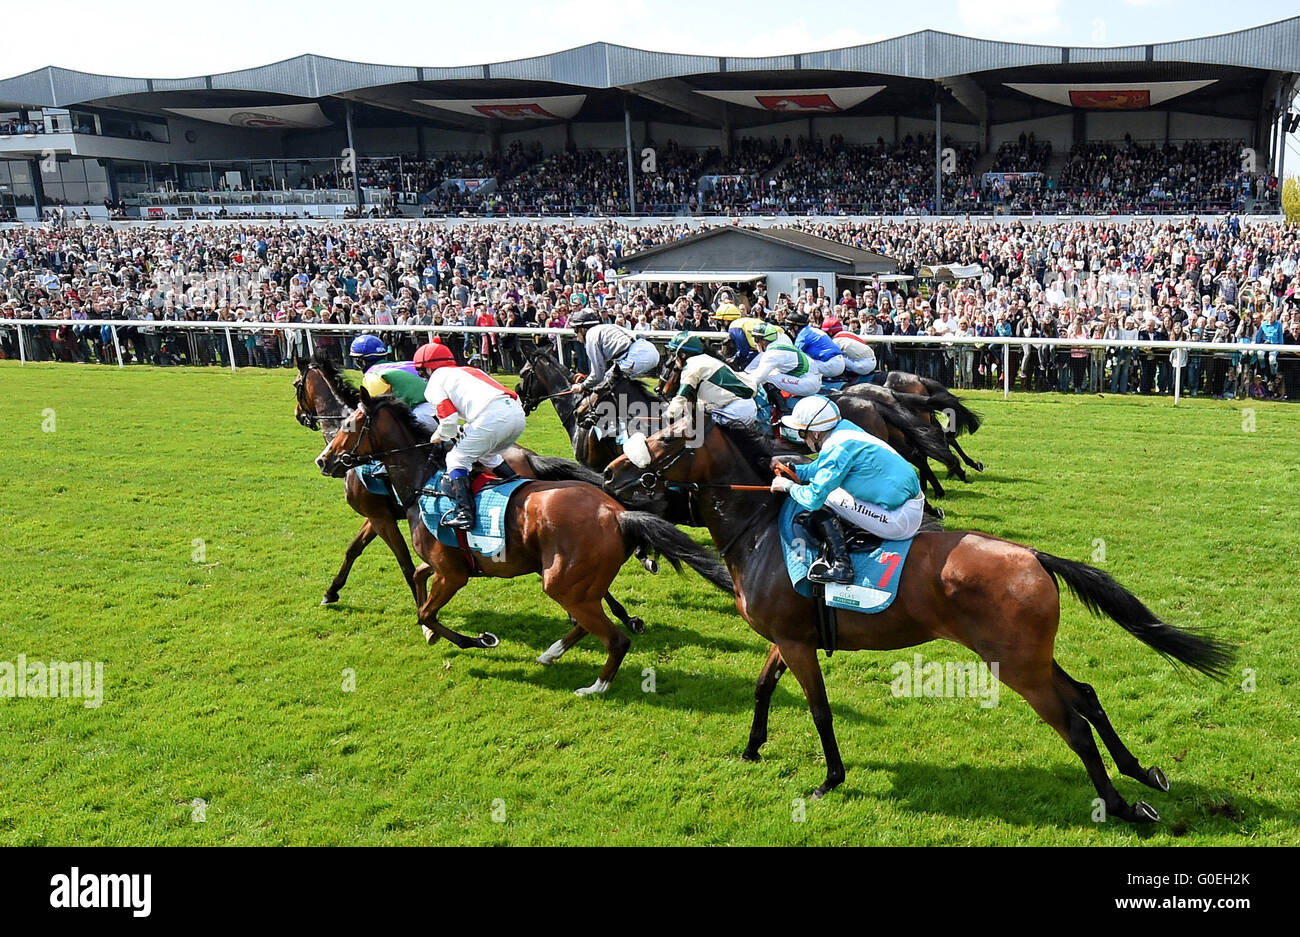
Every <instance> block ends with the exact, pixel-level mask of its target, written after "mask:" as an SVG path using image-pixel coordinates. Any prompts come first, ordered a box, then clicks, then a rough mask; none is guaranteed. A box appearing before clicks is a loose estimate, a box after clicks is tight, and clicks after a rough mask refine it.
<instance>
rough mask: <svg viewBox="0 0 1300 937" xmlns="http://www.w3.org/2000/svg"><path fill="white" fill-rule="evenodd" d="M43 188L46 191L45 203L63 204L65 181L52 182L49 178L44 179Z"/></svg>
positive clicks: (42, 181)
mask: <svg viewBox="0 0 1300 937" xmlns="http://www.w3.org/2000/svg"><path fill="white" fill-rule="evenodd" d="M41 189H42V191H44V193H45V203H46V204H47V205H61V204H63V183H62V182H52V181H51V180H49V179H42V180H41Z"/></svg>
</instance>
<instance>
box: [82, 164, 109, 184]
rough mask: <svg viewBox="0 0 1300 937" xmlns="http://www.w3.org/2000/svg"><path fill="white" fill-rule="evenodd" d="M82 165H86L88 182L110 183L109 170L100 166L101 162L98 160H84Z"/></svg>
mask: <svg viewBox="0 0 1300 937" xmlns="http://www.w3.org/2000/svg"><path fill="white" fill-rule="evenodd" d="M82 163H83V164H84V168H85V170H86V181H87V182H107V181H108V170H107V169H105V168H104V167H103V166H101V165H99V160H97V159H84V160H82Z"/></svg>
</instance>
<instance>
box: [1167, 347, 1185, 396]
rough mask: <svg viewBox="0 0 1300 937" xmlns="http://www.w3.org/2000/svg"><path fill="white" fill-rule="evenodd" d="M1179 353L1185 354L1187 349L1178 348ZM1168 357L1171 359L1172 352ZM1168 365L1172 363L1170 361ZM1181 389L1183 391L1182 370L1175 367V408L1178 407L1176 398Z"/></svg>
mask: <svg viewBox="0 0 1300 937" xmlns="http://www.w3.org/2000/svg"><path fill="white" fill-rule="evenodd" d="M1179 351H1182V352H1183V353H1186V352H1187V349H1186V348H1180V349H1179ZM1169 357H1170V358H1171V359H1172V358H1173V353H1172V352H1170V354H1169ZM1189 357H1190V356H1189ZM1170 363H1171V364H1172V363H1173V362H1172V360H1171V361H1170ZM1182 389H1183V369H1182V368H1181V367H1175V368H1174V406H1175V407H1176V406H1178V397H1179V396H1180V394H1181V393H1182Z"/></svg>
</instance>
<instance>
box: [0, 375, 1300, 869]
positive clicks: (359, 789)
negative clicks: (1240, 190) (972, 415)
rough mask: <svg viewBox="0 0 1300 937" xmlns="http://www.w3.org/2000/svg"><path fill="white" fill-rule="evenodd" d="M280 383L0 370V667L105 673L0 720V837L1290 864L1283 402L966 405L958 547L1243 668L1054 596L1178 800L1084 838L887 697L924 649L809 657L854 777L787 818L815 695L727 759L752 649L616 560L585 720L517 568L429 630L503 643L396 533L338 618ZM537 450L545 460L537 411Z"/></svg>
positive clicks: (28, 702) (1041, 793) (744, 631)
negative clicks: (423, 603) (445, 596)
mask: <svg viewBox="0 0 1300 937" xmlns="http://www.w3.org/2000/svg"><path fill="white" fill-rule="evenodd" d="M291 376H292V374H291V372H288V371H276V372H268V371H262V370H241V371H239V372H238V373H235V374H232V373H230V372H228V371H222V370H217V369H208V370H194V371H182V370H178V369H168V370H157V369H153V368H128V369H126V370H119V369H116V368H101V367H78V366H69V365H29V366H27V367H19V366H17V365H15V364H13V363H12V362H4V363H2V364H0V386H3V387H4V389H5V391H6V393H5V397H6V399H7V400H8V401H9V407H8V410H7V414H8V416H7V418H6V419H5V421H4V423H5V429H6V433H5V437H6V439H5V445H4V446H3V449H0V478H3V479H4V482H3V485H0V515H3V517H4V518H5V521H4V523H3V524H2V525H0V556H3V557H4V569H5V571H6V572H5V576H4V591H3V593H2V594H0V610H2V611H3V616H2V618H0V621H2V624H0V635H2V636H3V639H2V640H0V661H10V662H12V661H15V660H16V658H17V655H19V654H25V655H26V656H27V658H28V659H29V660H47V661H48V660H63V661H81V660H88V661H99V662H102V663H103V665H104V683H105V690H104V701H103V705H102V706H101V707H99V708H97V709H92V708H86V707H85V706H83V705H82V703H81V701H79V700H75V699H30V698H25V699H13V698H5V699H0V712H3V719H4V726H5V731H4V732H3V733H2V734H0V761H2V762H3V764H4V771H3V773H0V843H4V844H11V845H24V844H89V843H95V844H173V845H180V844H273V843H274V844H278V843H294V844H376V843H386V844H453V843H466V844H496V843H510V844H551V843H595V844H638V845H647V844H672V843H691V844H723V843H736V844H791V845H797V844H875V843H888V844H1019V843H1026V844H1101V845H1112V844H1127V843H1156V844H1196V845H1205V844H1251V843H1261V844H1263V843H1270V844H1296V843H1297V842H1300V832H1298V829H1297V828H1298V826H1300V824H1298V822H1297V821H1298V820H1300V791H1297V782H1296V779H1297V776H1300V744H1298V740H1297V726H1298V725H1300V720H1298V719H1297V715H1298V705H1297V699H1298V698H1300V693H1298V692H1297V691H1298V690H1300V685H1298V684H1297V680H1296V672H1297V664H1298V663H1300V652H1298V651H1297V649H1296V636H1297V629H1296V627H1295V617H1296V615H1295V610H1296V608H1297V607H1300V558H1298V555H1300V551H1297V549H1296V529H1297V522H1298V521H1300V504H1297V501H1296V491H1297V486H1296V478H1297V471H1298V470H1300V407H1297V406H1294V405H1285V404H1263V403H1260V404H1256V405H1254V410H1253V420H1254V423H1253V427H1252V426H1251V425H1250V423H1249V420H1248V417H1249V414H1243V409H1242V406H1241V404H1239V403H1233V402H1223V401H1207V400H1195V399H1193V400H1185V401H1184V402H1183V403H1182V404H1180V405H1179V406H1178V407H1177V408H1176V409H1175V408H1174V407H1172V406H1171V405H1170V402H1169V401H1168V400H1167V399H1147V398H1131V397H1130V398H1107V399H1104V400H1103V399H1098V398H1097V397H1096V396H1073V397H1064V396H1057V395H1035V396H1029V395H1015V396H1013V397H1012V399H1011V400H1010V401H1007V402H1004V401H1003V400H1002V399H1001V395H1000V394H980V393H972V394H970V395H968V396H969V398H970V399H972V400H974V401H975V402H976V403H977V405H978V407H979V409H981V410H982V411H983V413H984V415H985V416H986V418H987V424H986V426H985V428H984V429H982V430H981V431H980V433H979V434H978V435H977V436H975V437H974V438H973V439H972V440H971V441H970V445H969V447H968V448H969V450H970V451H972V452H973V453H974V454H975V455H976V456H977V457H978V458H981V459H983V460H984V461H985V462H986V463H987V465H988V466H989V468H988V471H987V472H986V473H985V474H983V475H980V476H976V477H975V481H974V482H973V484H971V485H962V484H960V483H959V482H953V483H952V485H951V487H950V495H949V497H948V499H947V500H946V502H945V507H946V508H947V510H948V516H949V521H948V523H949V526H951V527H970V528H975V529H980V530H985V531H989V532H991V533H994V534H998V535H1001V536H1005V537H1009V538H1012V539H1015V540H1019V541H1022V542H1026V543H1029V544H1032V545H1034V546H1036V547H1038V548H1040V549H1043V550H1046V551H1048V552H1051V553H1056V554H1058V555H1061V556H1066V557H1071V558H1074V559H1079V560H1084V561H1087V562H1094V561H1095V562H1097V565H1100V566H1102V567H1103V568H1104V569H1106V570H1107V571H1109V572H1111V573H1112V574H1113V575H1115V576H1116V577H1117V578H1118V579H1119V580H1120V581H1121V582H1122V583H1124V584H1125V585H1126V586H1127V587H1129V588H1130V589H1131V590H1132V591H1134V592H1135V593H1137V594H1138V595H1139V596H1140V597H1142V598H1143V599H1144V600H1145V601H1146V602H1147V603H1148V604H1149V605H1150V606H1151V607H1152V608H1153V609H1154V610H1156V611H1157V612H1158V613H1159V614H1161V615H1162V616H1164V617H1166V618H1167V619H1169V620H1170V621H1173V622H1176V623H1179V624H1187V625H1195V626H1201V627H1206V628H1212V629H1214V630H1215V631H1216V632H1217V633H1219V634H1221V635H1223V636H1225V637H1227V638H1229V639H1230V640H1232V641H1233V642H1235V643H1237V644H1238V645H1239V647H1240V650H1239V654H1240V659H1239V661H1238V664H1237V665H1236V666H1235V668H1234V675H1233V676H1232V678H1231V679H1229V680H1228V681H1226V682H1225V683H1222V684H1216V683H1213V682H1210V681H1208V680H1205V679H1199V678H1198V679H1188V678H1186V677H1184V676H1182V675H1180V674H1179V673H1177V672H1175V671H1174V670H1173V669H1171V668H1170V667H1169V666H1168V665H1167V664H1166V663H1165V662H1164V661H1162V660H1161V659H1160V658H1159V657H1158V656H1157V655H1156V654H1155V653H1153V652H1151V651H1150V650H1148V649H1147V648H1145V647H1143V646H1142V645H1140V644H1139V643H1138V642H1136V641H1135V640H1134V639H1133V638H1131V637H1129V636H1128V635H1126V634H1125V633H1124V632H1122V631H1121V630H1120V629H1119V627H1118V626H1116V625H1114V624H1113V623H1111V622H1109V621H1103V620H1098V619H1094V618H1092V617H1090V616H1089V615H1088V614H1087V613H1086V612H1085V611H1084V610H1083V609H1082V608H1081V607H1080V606H1079V605H1078V604H1077V603H1075V602H1073V601H1072V600H1067V601H1066V602H1065V604H1064V611H1063V617H1062V622H1061V630H1060V634H1059V635H1058V639H1057V657H1058V659H1059V660H1060V661H1061V662H1062V664H1063V666H1065V668H1066V669H1067V670H1068V671H1070V672H1071V673H1072V674H1073V675H1074V676H1075V677H1076V678H1078V679H1081V680H1085V681H1087V682H1089V683H1091V684H1092V685H1093V686H1095V687H1096V689H1097V692H1098V694H1099V696H1100V698H1101V701H1102V703H1103V705H1105V706H1106V708H1107V710H1108V712H1109V714H1110V716H1111V719H1112V721H1113V722H1114V724H1115V726H1116V728H1117V729H1118V731H1119V733H1120V735H1121V736H1122V737H1123V738H1124V740H1125V741H1126V742H1127V744H1128V745H1129V747H1130V748H1132V749H1133V750H1134V751H1135V753H1136V754H1137V755H1138V757H1139V758H1140V759H1141V760H1142V762H1143V763H1144V764H1157V765H1160V766H1161V767H1163V768H1164V770H1165V771H1166V772H1167V774H1168V775H1169V777H1170V780H1171V782H1172V784H1173V788H1172V791H1171V792H1170V793H1168V794H1161V793H1159V792H1155V791H1151V790H1149V789H1147V788H1145V787H1141V786H1140V785H1138V784H1137V783H1136V782H1134V781H1131V780H1129V779H1119V780H1118V782H1117V783H1118V786H1119V789H1120V792H1121V793H1122V794H1123V795H1124V796H1125V797H1127V798H1129V799H1130V800H1133V799H1146V800H1148V801H1149V802H1151V803H1152V804H1153V805H1154V806H1155V807H1156V809H1157V810H1159V811H1160V813H1161V816H1162V822H1161V823H1160V824H1158V825H1156V826H1154V827H1149V828H1141V829H1139V828H1134V827H1132V826H1129V825H1127V824H1124V823H1123V822H1120V821H1115V820H1111V821H1110V822H1104V823H1097V822H1094V821H1093V809H1094V808H1093V798H1094V796H1095V792H1094V790H1093V788H1092V785H1091V784H1090V783H1089V781H1088V779H1087V776H1086V775H1085V773H1084V770H1083V767H1082V765H1081V764H1080V762H1079V761H1078V759H1077V758H1075V756H1074V755H1073V754H1072V753H1071V752H1070V751H1069V750H1068V749H1067V748H1066V746H1065V744H1064V743H1063V742H1062V741H1061V740H1060V739H1059V738H1058V737H1057V736H1056V734H1055V733H1054V732H1053V731H1052V730H1051V729H1049V728H1048V727H1047V726H1046V725H1045V724H1044V723H1042V722H1041V721H1040V720H1039V719H1038V717H1037V716H1036V715H1035V714H1034V713H1033V712H1032V710H1030V708H1029V707H1028V706H1027V705H1026V704H1025V703H1024V701H1023V700H1021V699H1020V698H1019V697H1018V696H1016V695H1015V694H1014V693H1012V692H1011V691H1010V690H1006V689H1005V688H1004V690H1003V693H1002V695H1001V698H1000V704H999V705H998V706H996V707H992V708H984V707H981V706H980V705H979V704H978V702H977V701H976V700H972V699H936V698H895V697H894V696H893V695H892V694H891V692H890V684H891V680H892V678H893V675H892V673H891V670H890V666H891V664H893V663H895V662H897V661H906V662H910V661H911V660H912V653H913V652H912V651H910V650H909V651H898V652H888V653H860V654H837V655H836V656H835V657H834V658H833V659H832V660H830V661H828V662H826V663H825V670H826V673H827V680H828V685H829V691H830V698H831V703H832V706H833V707H834V711H835V718H836V728H837V730H838V733H839V740H840V746H841V749H842V751H843V753H844V756H845V761H846V765H847V768H848V772H849V773H848V780H847V782H846V783H845V784H844V786H843V787H841V788H840V789H839V790H837V791H836V792H834V793H833V794H831V795H830V796H829V797H827V798H826V799H824V800H822V801H817V802H808V803H806V804H803V803H801V801H800V798H802V797H804V796H805V795H806V794H807V792H808V791H810V790H811V789H812V788H813V787H815V786H816V785H817V784H818V783H819V782H820V781H821V779H822V776H823V772H824V763H823V761H822V756H821V749H820V746H819V744H818V742H817V737H816V734H815V732H814V730H813V726H812V722H811V720H810V719H809V717H808V714H807V709H806V704H805V702H804V699H803V696H802V694H801V692H800V691H799V688H798V686H797V684H796V683H795V682H794V681H793V680H791V679H789V678H787V679H786V680H784V681H782V683H781V685H780V686H779V687H778V689H777V691H776V695H775V697H774V702H773V710H772V723H771V739H770V741H769V743H768V745H767V747H766V748H765V749H764V755H765V758H764V760H763V761H762V762H761V763H759V764H748V763H745V762H742V761H741V759H740V758H739V754H740V751H741V749H742V747H743V745H744V742H745V739H746V737H747V734H748V726H749V718H750V714H751V711H752V704H753V681H754V678H755V676H756V675H757V672H758V668H759V666H760V664H761V662H762V658H763V652H764V650H765V648H764V644H763V642H762V641H761V639H760V638H758V636H757V635H755V634H754V633H753V632H751V631H750V630H749V629H748V628H747V627H746V626H745V624H744V622H743V621H742V620H741V619H740V618H739V617H738V615H737V614H736V613H735V611H734V607H733V605H732V603H731V601H730V599H729V598H728V597H726V596H724V595H722V594H721V593H719V592H717V591H716V590H713V589H712V588H711V587H709V586H707V585H705V584H704V583H703V582H702V581H701V580H700V579H699V578H698V577H696V576H694V574H689V575H687V576H685V577H677V576H675V575H673V574H671V573H663V574H660V575H659V576H657V577H652V576H650V575H648V574H647V573H645V572H644V571H642V570H641V569H640V567H639V566H637V565H636V564H635V563H634V562H633V563H629V564H628V565H627V566H626V567H625V568H624V571H623V573H622V574H621V575H620V577H619V579H618V581H617V582H616V583H615V594H616V595H618V596H619V597H621V598H624V599H625V601H626V602H627V603H628V605H629V607H630V608H631V610H632V611H633V613H634V614H640V615H642V616H643V617H644V618H645V619H646V620H647V623H648V625H649V630H648V632H647V633H646V634H645V635H644V636H641V637H637V638H635V639H634V642H633V646H632V650H631V652H630V653H629V654H628V657H627V659H626V661H625V662H624V665H623V669H622V671H621V673H620V674H619V676H618V678H617V680H616V681H615V683H614V686H613V688H612V689H611V691H610V692H609V694H608V695H607V696H605V697H603V698H588V699H580V698H577V697H575V696H574V694H573V692H572V691H573V690H574V688H576V687H578V686H583V685H586V684H588V683H590V682H591V681H592V679H593V678H594V676H595V674H596V671H597V669H598V667H599V665H600V662H601V660H602V659H603V653H602V652H601V651H600V649H599V647H598V646H597V645H596V644H595V643H594V642H590V639H589V643H590V646H587V643H584V645H582V646H580V648H579V649H578V650H576V651H574V652H572V653H570V654H569V655H568V656H566V657H565V658H564V659H563V660H562V661H560V662H559V663H557V664H556V665H554V666H553V667H550V668H542V667H540V666H538V665H537V664H536V663H534V658H535V657H536V656H537V654H538V653H539V652H540V651H541V650H543V649H544V648H546V647H547V646H548V645H549V644H550V643H551V642H552V641H553V640H555V638H556V637H558V636H559V635H560V634H561V633H562V631H563V627H564V616H563V613H562V611H561V610H560V609H559V607H558V606H556V605H554V604H553V603H552V602H550V600H549V599H547V598H546V597H545V596H543V595H542V593H541V591H540V589H539V586H538V581H537V578H536V577H534V576H529V577H525V578H521V579H518V580H513V581H500V580H490V581H477V582H473V583H471V584H470V585H469V586H468V587H467V588H466V589H465V590H464V591H463V592H462V593H461V594H460V595H459V596H458V597H457V598H456V599H455V600H454V601H453V603H452V604H451V606H450V607H449V610H448V614H446V616H445V620H446V621H447V622H448V623H449V624H450V625H451V626H452V627H457V628H459V629H460V630H464V631H475V630H490V631H494V632H496V633H497V634H498V635H500V636H501V638H502V643H501V646H500V647H498V648H496V649H493V650H473V651H457V650H456V649H454V648H452V647H449V646H448V645H447V643H446V642H441V643H439V644H438V645H437V646H435V647H432V648H431V647H428V646H426V645H425V643H424V642H423V640H422V639H421V637H420V634H419V629H418V627H417V626H416V623H415V615H414V610H413V606H412V603H411V600H410V596H409V593H408V592H407V590H406V587H405V585H404V584H403V582H402V580H401V577H400V574H399V572H398V570H397V567H396V564H395V563H394V562H393V560H392V557H391V555H390V554H389V553H388V552H387V551H386V549H385V548H384V546H383V544H382V543H381V542H379V541H376V542H375V544H374V545H372V547H371V548H370V549H369V550H368V551H367V552H366V553H365V554H364V555H363V556H362V558H361V559H360V560H359V561H358V562H357V565H356V567H355V569H354V571H353V574H352V580H351V582H350V583H349V584H348V586H347V588H346V589H345V590H344V592H343V600H342V602H341V603H340V604H339V605H337V606H334V607H329V608H322V607H320V606H319V605H318V604H317V603H318V602H319V600H320V596H321V594H322V592H323V591H324V588H325V586H326V584H327V583H328V581H329V579H330V578H331V577H332V575H333V574H334V572H335V570H336V569H337V566H338V564H339V562H340V561H341V559H342V553H343V549H344V547H345V546H346V544H347V542H348V540H349V539H350V538H351V536H352V535H353V533H354V532H355V531H356V529H357V527H358V525H359V518H357V517H356V516H355V515H354V514H352V512H351V511H350V510H349V509H348V507H347V506H346V504H345V503H344V501H343V498H342V491H341V483H340V482H339V481H336V480H332V479H325V478H322V477H321V476H320V475H319V474H318V472H317V471H316V469H315V466H314V465H313V464H312V459H313V458H314V457H315V455H316V453H317V452H318V451H319V449H320V446H321V440H320V436H319V434H312V433H309V432H308V431H306V430H304V429H302V428H301V427H299V426H298V425H297V424H296V423H295V422H294V421H293V419H292V415H291V414H292V409H293V392H292V389H291V386H290V385H291ZM522 441H523V442H524V443H525V444H527V445H530V446H532V447H534V448H536V449H539V450H541V451H543V452H547V453H551V454H563V453H564V451H565V437H564V436H563V433H562V431H561V430H560V428H559V425H558V422H557V421H556V419H555V416H554V413H553V412H551V411H550V410H549V408H548V409H545V410H544V411H542V412H540V413H539V414H536V415H535V416H534V417H533V418H532V419H531V421H530V425H529V429H528V431H527V433H526V434H525V436H524V438H523V440H522ZM1103 549H1104V560H1103V559H1102V553H1101V551H1102V550H1103ZM919 651H920V652H921V653H922V654H923V655H924V656H925V659H926V660H927V661H947V660H952V661H966V660H970V659H971V657H970V655H969V654H968V653H967V652H965V651H964V650H963V649H961V648H958V647H956V646H955V645H950V644H943V643H934V644H930V645H926V646H924V647H922V648H920V649H919ZM1246 670H1248V671H1250V672H1251V673H1249V674H1244V675H1243V673H1242V671H1246ZM651 671H653V674H652V673H651ZM349 674H353V675H354V677H350V676H349ZM652 678H653V690H654V691H653V692H646V690H647V689H648V688H649V687H650V682H651V679H652ZM351 679H355V688H354V689H351V690H350V691H349V690H347V689H345V683H347V682H348V681H349V680H351ZM1252 679H1253V689H1250V687H1251V686H1252V684H1251V682H1250V681H1251V680H1252ZM1243 686H1244V687H1246V688H1245V689H1243ZM196 800H201V801H203V802H205V803H206V807H198V808H196V806H195V802H196ZM199 818H201V822H199Z"/></svg>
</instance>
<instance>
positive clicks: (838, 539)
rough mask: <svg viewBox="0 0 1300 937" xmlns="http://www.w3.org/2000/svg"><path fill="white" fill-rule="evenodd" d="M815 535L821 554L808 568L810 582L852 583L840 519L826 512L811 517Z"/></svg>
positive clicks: (847, 550) (851, 566)
mask: <svg viewBox="0 0 1300 937" xmlns="http://www.w3.org/2000/svg"><path fill="white" fill-rule="evenodd" d="M812 520H813V523H814V524H816V526H817V533H818V534H819V535H820V536H821V538H822V554H821V556H819V557H817V559H815V560H813V562H812V565H811V566H809V567H808V579H809V581H810V582H823V583H825V582H838V583H843V584H845V585H851V584H852V583H853V562H852V561H851V560H850V559H849V549H848V544H847V543H846V542H845V537H844V528H843V527H841V526H840V519H839V518H838V517H836V516H835V515H834V514H832V513H830V512H829V511H826V510H821V511H817V512H816V513H814V514H813V516H812Z"/></svg>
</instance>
